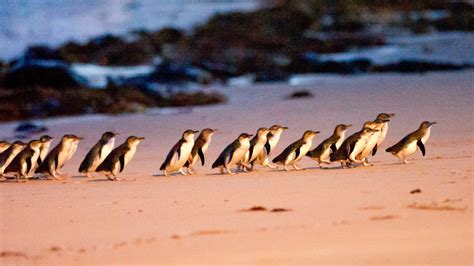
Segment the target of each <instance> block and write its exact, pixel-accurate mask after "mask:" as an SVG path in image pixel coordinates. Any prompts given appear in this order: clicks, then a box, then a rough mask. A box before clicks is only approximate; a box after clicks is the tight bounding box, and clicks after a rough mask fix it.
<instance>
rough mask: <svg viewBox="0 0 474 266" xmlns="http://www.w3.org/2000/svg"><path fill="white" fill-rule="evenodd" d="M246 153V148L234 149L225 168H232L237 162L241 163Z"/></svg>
mask: <svg viewBox="0 0 474 266" xmlns="http://www.w3.org/2000/svg"><path fill="white" fill-rule="evenodd" d="M247 152H248V147H240V148H238V149H236V150H235V151H234V154H233V156H232V159H231V160H230V162H229V163H227V166H228V167H232V166H234V165H236V164H237V163H238V162H240V161H242V159H244V156H245V154H246V153H247Z"/></svg>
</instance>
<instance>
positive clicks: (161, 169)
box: [160, 161, 166, 171]
mask: <svg viewBox="0 0 474 266" xmlns="http://www.w3.org/2000/svg"><path fill="white" fill-rule="evenodd" d="M165 168H166V161H164V162H163V163H162V164H161V166H160V171H164V170H165Z"/></svg>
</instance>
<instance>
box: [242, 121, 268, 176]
mask: <svg viewBox="0 0 474 266" xmlns="http://www.w3.org/2000/svg"><path fill="white" fill-rule="evenodd" d="M269 133H270V130H269V129H267V128H265V127H262V128H259V129H258V130H257V134H255V136H254V137H253V138H252V139H251V140H250V148H249V150H248V151H247V153H246V154H245V156H244V159H243V160H242V162H243V164H242V170H243V171H246V170H250V171H252V170H253V167H254V161H255V159H257V156H258V155H259V154H260V153H261V152H262V150H263V149H264V148H265V147H264V146H265V145H266V143H267V141H268V138H267V135H268V134H269ZM249 163H250V168H246V167H244V166H243V165H248V164H249Z"/></svg>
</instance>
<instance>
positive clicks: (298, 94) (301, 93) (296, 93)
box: [288, 90, 314, 99]
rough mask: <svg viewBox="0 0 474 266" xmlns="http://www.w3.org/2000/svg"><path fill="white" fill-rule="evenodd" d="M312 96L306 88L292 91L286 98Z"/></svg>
mask: <svg viewBox="0 0 474 266" xmlns="http://www.w3.org/2000/svg"><path fill="white" fill-rule="evenodd" d="M311 97H314V95H313V93H311V92H310V91H307V90H299V91H294V92H293V93H291V94H290V96H288V99H299V98H311Z"/></svg>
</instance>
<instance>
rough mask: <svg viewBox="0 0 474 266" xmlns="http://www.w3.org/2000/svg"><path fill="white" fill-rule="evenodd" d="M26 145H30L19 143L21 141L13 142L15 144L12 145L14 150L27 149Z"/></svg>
mask: <svg viewBox="0 0 474 266" xmlns="http://www.w3.org/2000/svg"><path fill="white" fill-rule="evenodd" d="M26 145H28V144H26V143H24V142H23V141H19V140H17V141H15V142H13V144H12V146H13V148H14V149H23V148H24V147H26Z"/></svg>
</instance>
